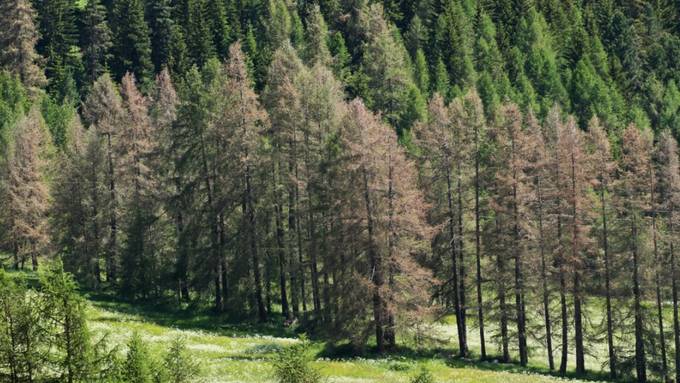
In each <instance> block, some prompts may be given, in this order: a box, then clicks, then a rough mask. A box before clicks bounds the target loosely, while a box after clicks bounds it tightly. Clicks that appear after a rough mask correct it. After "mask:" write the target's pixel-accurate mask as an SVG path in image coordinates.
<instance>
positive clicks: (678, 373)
mask: <svg viewBox="0 0 680 383" xmlns="http://www.w3.org/2000/svg"><path fill="white" fill-rule="evenodd" d="M673 213H674V211H673V208H671V211H670V212H668V232H669V233H670V239H669V244H668V248H669V252H670V258H671V260H670V261H671V289H672V294H673V340H674V343H675V350H676V351H675V366H676V367H675V382H676V383H680V368H678V366H680V352H678V350H680V315H679V312H678V273H677V265H676V264H675V251H674V248H673V244H674V242H675V240H674V232H673Z"/></svg>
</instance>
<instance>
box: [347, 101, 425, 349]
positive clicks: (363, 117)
mask: <svg viewBox="0 0 680 383" xmlns="http://www.w3.org/2000/svg"><path fill="white" fill-rule="evenodd" d="M345 129H346V131H345V133H346V136H345V137H346V139H347V140H348V142H347V143H348V148H349V151H350V154H351V160H350V163H349V167H348V171H349V172H350V175H349V177H350V179H351V180H352V181H351V183H352V184H354V185H355V186H356V185H360V186H359V187H358V188H356V190H355V191H354V193H353V194H352V195H351V196H350V197H349V198H350V199H351V200H353V201H361V202H360V203H358V204H356V205H357V206H360V205H361V204H363V205H364V206H363V209H362V211H361V213H359V212H357V216H356V221H355V222H354V224H355V225H358V227H360V228H361V229H360V230H359V232H363V234H362V235H361V238H360V239H359V241H360V243H359V248H360V252H361V253H363V254H365V257H366V258H365V265H366V266H368V267H367V268H366V269H364V270H363V273H362V274H363V278H362V279H363V281H361V280H359V281H355V282H354V283H355V284H356V286H355V288H358V289H365V288H366V287H368V288H370V291H371V298H372V299H371V301H372V308H373V325H374V328H375V337H376V344H377V349H378V352H383V351H384V350H385V349H386V346H393V345H392V344H390V343H391V341H390V340H389V339H386V335H389V332H390V330H391V328H392V326H393V323H391V318H392V317H394V321H395V325H396V323H397V322H398V321H400V320H403V321H406V322H405V323H404V325H405V327H408V326H409V325H410V323H409V321H413V320H422V319H424V317H425V316H424V315H423V311H424V307H426V306H427V301H428V294H427V293H426V291H427V286H428V285H430V284H431V283H432V279H431V275H430V273H429V271H427V270H426V269H425V268H424V267H422V266H421V265H420V263H419V261H418V258H417V257H416V255H417V254H418V253H419V252H420V251H422V249H423V246H424V244H425V243H427V241H429V236H430V234H429V233H430V228H429V226H428V225H427V224H426V222H425V217H424V213H423V212H422V211H421V210H420V207H422V206H423V205H424V204H425V203H424V201H423V199H422V195H421V194H420V192H419V191H418V190H417V188H416V176H415V174H416V173H415V169H414V165H413V164H412V163H410V162H408V161H407V160H406V158H405V153H404V151H403V149H401V148H400V147H399V145H398V143H397V137H396V134H395V133H394V130H393V128H391V127H390V126H388V125H386V124H384V123H382V122H381V121H379V120H378V119H377V117H376V116H375V115H373V114H372V113H371V112H370V111H368V110H367V109H366V107H365V106H364V105H363V104H362V103H361V101H353V102H352V103H351V104H350V105H349V113H348V121H347V123H346V125H345ZM347 205H355V204H353V203H348V204H347ZM419 249H420V251H419ZM357 282H358V283H357ZM364 291H365V290H364ZM367 300H368V299H364V302H366V301H367ZM414 313H417V314H414Z"/></svg>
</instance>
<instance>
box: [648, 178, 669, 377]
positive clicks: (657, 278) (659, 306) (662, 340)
mask: <svg viewBox="0 0 680 383" xmlns="http://www.w3.org/2000/svg"><path fill="white" fill-rule="evenodd" d="M650 173H651V174H650V178H651V180H652V182H651V187H650V190H651V193H650V199H651V206H652V244H653V249H654V282H655V285H656V286H655V287H656V310H657V318H658V324H659V348H660V349H661V376H662V379H663V381H664V382H665V381H668V362H667V360H666V358H667V356H666V335H665V334H664V326H663V302H662V296H661V273H660V272H659V267H661V259H660V258H659V246H658V238H657V232H656V200H655V195H654V192H655V189H656V185H655V182H654V181H655V177H654V171H653V170H652V169H651V166H650Z"/></svg>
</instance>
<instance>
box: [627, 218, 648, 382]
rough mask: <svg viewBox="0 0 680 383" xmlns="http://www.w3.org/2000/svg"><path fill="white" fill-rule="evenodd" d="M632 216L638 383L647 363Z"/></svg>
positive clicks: (644, 374)
mask: <svg viewBox="0 0 680 383" xmlns="http://www.w3.org/2000/svg"><path fill="white" fill-rule="evenodd" d="M632 214H633V222H632V227H631V240H632V241H633V246H632V252H633V295H634V297H635V302H634V303H635V370H636V372H637V381H638V382H640V383H643V382H646V381H647V363H646V361H645V343H644V339H643V336H644V334H643V329H644V328H643V323H642V293H641V291H640V275H639V274H640V271H639V267H640V260H639V256H638V245H637V241H638V227H637V219H636V217H635V214H636V213H632Z"/></svg>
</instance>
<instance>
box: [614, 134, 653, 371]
mask: <svg viewBox="0 0 680 383" xmlns="http://www.w3.org/2000/svg"><path fill="white" fill-rule="evenodd" d="M650 151H651V139H650V137H649V136H648V134H647V133H643V132H640V130H639V129H638V128H637V127H636V126H635V125H633V124H631V125H629V126H628V127H627V128H626V130H625V131H624V133H623V137H622V146H621V158H620V160H619V177H618V179H617V180H616V185H615V187H616V199H617V202H616V208H617V209H618V213H619V214H621V215H622V220H623V221H624V222H625V223H626V225H627V226H628V229H629V232H628V234H629V235H628V238H627V240H626V241H625V247H626V251H627V252H628V253H629V254H630V255H629V256H630V258H629V259H630V261H631V263H632V270H631V274H632V275H631V280H630V287H631V288H632V290H633V311H634V322H635V370H636V379H637V381H638V382H646V381H647V360H646V350H645V339H644V313H643V308H642V299H643V296H642V294H643V292H642V286H641V284H642V272H643V271H642V265H643V258H644V256H643V253H642V244H641V237H642V233H643V232H644V220H643V216H642V215H643V214H644V212H645V210H646V209H647V208H648V206H649V184H650V179H649V166H650V165H649V161H650Z"/></svg>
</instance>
